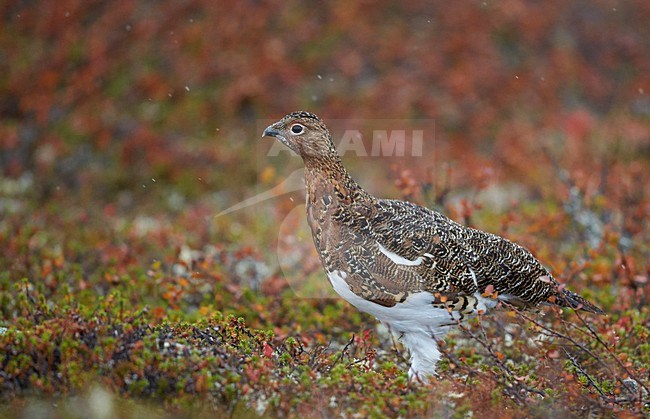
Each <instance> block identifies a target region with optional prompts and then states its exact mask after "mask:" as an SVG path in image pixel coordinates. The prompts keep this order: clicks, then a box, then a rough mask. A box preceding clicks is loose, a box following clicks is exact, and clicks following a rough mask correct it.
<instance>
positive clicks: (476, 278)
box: [263, 111, 603, 380]
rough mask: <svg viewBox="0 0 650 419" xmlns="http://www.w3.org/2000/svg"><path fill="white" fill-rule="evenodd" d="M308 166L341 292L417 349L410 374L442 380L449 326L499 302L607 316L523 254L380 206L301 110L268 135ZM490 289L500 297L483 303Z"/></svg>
mask: <svg viewBox="0 0 650 419" xmlns="http://www.w3.org/2000/svg"><path fill="white" fill-rule="evenodd" d="M266 136H269V137H275V138H276V139H277V140H279V141H281V142H282V143H283V144H285V145H286V146H287V147H289V148H290V149H291V150H293V151H294V152H296V153H297V154H298V155H300V156H301V157H302V159H303V161H304V164H305V184H306V187H307V220H308V223H309V226H310V228H311V231H312V235H313V238H314V244H315V245H316V250H317V251H318V254H319V256H320V259H321V262H322V263H323V267H324V269H325V272H326V274H327V277H328V278H329V280H330V282H331V284H332V286H333V287H334V289H335V290H336V292H337V293H338V294H339V295H341V297H343V298H344V299H345V300H347V301H348V302H349V303H350V304H352V305H354V306H355V307H356V308H357V309H359V310H361V311H363V312H366V313H369V314H372V315H373V316H375V317H376V318H377V319H379V320H380V321H381V322H383V323H384V324H385V325H386V326H387V327H388V328H390V329H391V330H392V331H393V332H394V333H396V334H397V335H398V336H400V339H401V341H402V342H403V344H404V345H405V347H406V348H407V349H408V350H409V352H410V354H411V357H410V362H411V365H410V369H409V377H411V378H416V377H417V378H419V379H421V380H426V379H427V377H428V376H429V375H432V374H434V373H435V365H436V362H437V361H438V360H439V359H440V355H441V354H440V351H439V350H438V346H437V343H436V340H435V338H439V337H441V336H442V335H444V333H445V332H446V331H447V329H448V328H449V326H450V325H453V324H456V322H457V321H458V320H462V319H463V318H465V317H468V316H474V315H477V314H481V313H485V312H487V311H489V310H491V309H493V308H495V307H496V305H497V303H498V301H499V300H503V301H507V302H508V303H510V304H512V305H514V306H517V307H519V308H522V309H525V308H529V307H534V306H536V305H538V304H540V303H551V304H556V305H559V306H563V307H572V308H574V309H581V310H585V311H588V312H592V313H599V314H601V313H603V312H602V310H601V309H599V308H598V307H596V306H595V305H593V304H592V303H590V302H588V301H587V300H585V299H584V298H582V297H581V296H579V295H577V294H575V293H573V292H571V291H568V290H566V289H564V288H562V287H558V285H559V284H558V282H557V281H556V280H555V279H554V278H553V276H552V275H551V273H550V272H549V271H548V270H547V269H546V268H544V267H543V266H542V265H541V263H540V262H539V261H538V260H537V259H536V258H535V257H534V256H533V255H532V254H531V253H530V252H529V251H528V250H526V249H524V248H523V247H521V246H519V245H517V244H515V243H513V242H511V241H508V240H506V239H504V238H502V237H499V236H497V235H494V234H490V233H486V232H483V231H480V230H476V229H473V228H469V227H465V226H463V225H461V224H458V223H456V222H454V221H452V220H450V219H449V218H447V217H445V216H444V215H442V214H440V213H438V212H435V211H432V210H430V209H427V208H424V207H421V206H418V205H415V204H412V203H410V202H404V201H397V200H388V199H379V198H375V197H374V196H372V195H370V194H369V193H367V192H366V191H364V190H363V189H362V188H361V187H360V186H359V185H358V184H357V183H356V182H355V181H354V180H353V179H352V178H351V177H350V175H349V174H348V172H347V170H346V169H345V168H344V167H343V163H342V162H341V159H340V157H339V155H338V153H337V152H336V149H335V148H334V143H333V142H332V137H331V135H330V133H329V131H328V130H327V128H326V127H325V124H324V123H323V121H322V120H321V119H320V118H319V117H317V116H316V115H314V114H311V113H309V112H304V111H301V112H293V113H290V114H288V115H287V116H285V117H284V118H282V119H281V120H280V121H278V122H276V123H274V124H272V125H270V126H269V127H268V128H266V129H265V130H264V134H263V137H266ZM486 291H487V292H488V293H491V294H492V296H494V295H496V296H498V297H497V298H496V299H495V298H488V297H483V296H482V294H483V295H485V293H486Z"/></svg>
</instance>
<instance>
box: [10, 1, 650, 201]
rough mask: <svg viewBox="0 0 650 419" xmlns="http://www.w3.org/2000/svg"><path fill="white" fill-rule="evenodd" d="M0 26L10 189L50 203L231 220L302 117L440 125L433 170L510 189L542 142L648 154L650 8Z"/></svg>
mask: <svg viewBox="0 0 650 419" xmlns="http://www.w3.org/2000/svg"><path fill="white" fill-rule="evenodd" d="M0 16H1V20H2V29H1V30H0V51H1V52H0V118H1V124H0V147H1V154H0V167H1V173H2V175H3V176H5V177H7V178H10V179H20V178H21V177H23V176H26V175H28V176H29V179H31V182H32V186H33V188H34V189H35V190H36V191H37V195H38V197H39V198H40V199H42V200H44V201H47V200H48V199H50V198H52V197H53V196H55V195H57V194H66V195H68V194H70V193H74V194H84V195H86V197H87V198H90V197H92V199H97V200H98V201H99V202H102V203H106V202H117V201H116V199H117V198H116V197H119V196H121V197H122V200H121V201H119V202H121V203H122V205H127V206H128V205H130V204H131V203H132V202H133V200H137V199H138V198H142V195H143V191H141V189H143V188H142V184H143V183H146V184H147V185H148V186H151V185H150V184H151V183H152V182H151V179H152V178H154V179H155V180H156V183H157V184H158V185H157V186H158V187H159V189H161V190H162V189H164V190H165V193H171V192H172V191H173V192H174V193H176V194H178V195H179V197H182V198H187V199H196V198H197V197H198V196H200V195H202V194H213V193H215V192H218V191H222V192H223V193H222V194H221V195H220V199H223V200H224V202H223V205H224V206H227V204H228V201H230V200H234V201H236V200H237V199H240V198H241V197H243V196H245V195H246V194H245V192H244V191H246V188H249V187H251V186H253V185H255V184H256V183H258V182H259V181H260V179H259V175H260V173H259V169H260V168H259V165H258V161H257V160H256V159H252V158H251V155H254V153H255V150H256V149H258V148H259V147H262V146H261V145H260V142H259V141H258V139H259V136H260V133H259V132H258V131H259V129H258V127H257V126H256V121H257V120H258V119H267V120H268V119H278V118H280V117H281V116H283V115H284V114H286V113H288V112H290V111H293V110H297V109H305V110H310V111H312V112H315V113H317V114H319V115H320V116H322V117H323V118H325V119H328V118H330V119H331V118H338V119H341V118H373V119H380V118H397V119H434V120H435V121H436V140H437V141H439V142H441V143H444V144H445V146H447V147H448V148H447V149H446V150H445V153H447V154H446V155H444V156H442V157H441V156H438V158H442V159H445V160H454V159H469V158H472V159H479V160H480V159H481V158H484V159H487V160H490V162H492V163H494V164H495V165H497V166H499V167H500V169H499V170H507V174H508V176H511V175H513V174H516V175H521V176H523V177H524V179H519V180H525V179H526V177H527V176H528V175H527V172H529V170H530V167H531V165H533V166H535V165H537V164H540V163H541V161H542V160H543V156H541V155H540V154H539V149H538V146H539V145H540V143H545V144H547V145H548V146H549V147H551V152H555V153H556V154H557V156H561V157H562V158H563V159H564V158H566V159H574V160H578V161H582V162H583V163H586V162H585V161H584V159H585V156H584V155H583V150H582V149H581V147H582V146H583V143H584V142H589V141H591V142H593V143H598V145H594V147H596V148H598V150H599V151H600V152H601V156H600V157H602V158H605V157H606V154H607V153H609V152H610V151H611V149H616V150H618V151H620V152H626V153H629V155H630V156H634V157H635V158H639V159H641V158H643V159H645V161H646V162H647V158H648V153H650V139H649V137H648V118H649V116H650V98H649V94H650V54H648V52H649V51H650V28H649V26H648V24H647V23H648V21H650V5H649V4H648V2H645V1H620V2H616V1H575V2H565V1H559V0H558V1H554V0H552V1H545V2H535V1H519V0H508V1H499V2H495V1H470V2H428V1H413V2H397V3H396V2H390V1H360V2H345V1H334V2H327V3H323V4H320V3H305V2H297V1H296V2H292V1H289V2H279V1H235V2H220V1H217V2H214V1H201V0H172V1H167V2H163V3H161V2H157V1H128V0H119V1H112V2H102V1H85V0H57V1H40V2H31V1H14V0H7V1H3V2H2V5H0ZM351 164H354V163H351ZM423 164H425V163H423ZM459 170H461V171H462V170H463V169H459ZM586 170H589V169H588V168H587V167H586ZM545 176H550V177H552V176H551V175H550V174H548V173H547V174H546V175H545ZM459 177H460V178H464V177H465V176H459ZM197 179H201V181H197ZM161 185H163V186H164V188H163V186H161ZM147 193H149V194H150V193H151V192H150V191H147ZM120 194H121V195H120Z"/></svg>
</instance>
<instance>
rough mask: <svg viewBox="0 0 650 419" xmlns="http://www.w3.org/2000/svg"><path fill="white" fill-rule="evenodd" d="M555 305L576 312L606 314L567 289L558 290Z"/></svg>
mask: <svg viewBox="0 0 650 419" xmlns="http://www.w3.org/2000/svg"><path fill="white" fill-rule="evenodd" d="M555 304H557V305H559V306H561V307H571V308H572V309H574V310H583V311H586V312H589V313H594V314H605V312H604V311H603V310H602V309H600V308H599V307H598V306H596V305H595V304H593V303H591V302H589V301H587V300H586V299H585V298H584V297H581V296H580V295H578V294H576V293H575V292H571V291H569V290H567V289H561V290H558V293H557V294H556V295H555Z"/></svg>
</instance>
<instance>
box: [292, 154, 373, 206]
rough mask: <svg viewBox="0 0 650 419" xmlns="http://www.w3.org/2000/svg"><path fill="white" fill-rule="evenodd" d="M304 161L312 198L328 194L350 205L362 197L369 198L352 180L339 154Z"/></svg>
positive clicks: (308, 187) (307, 184) (308, 190)
mask: <svg viewBox="0 0 650 419" xmlns="http://www.w3.org/2000/svg"><path fill="white" fill-rule="evenodd" d="M303 160H304V162H305V169H306V170H305V184H306V186H307V193H308V194H309V195H310V196H312V197H315V196H317V195H325V194H326V195H330V196H332V197H333V198H335V199H336V198H339V199H340V200H342V201H347V202H350V203H351V202H353V201H355V200H357V199H358V198H360V197H365V198H367V197H369V195H368V194H367V193H366V192H365V191H364V190H363V189H362V188H361V186H359V184H358V183H357V182H355V181H354V179H352V177H351V176H350V174H349V173H348V171H347V170H346V169H345V167H344V166H343V162H342V161H341V158H340V157H339V155H338V154H333V155H328V156H320V157H318V158H303Z"/></svg>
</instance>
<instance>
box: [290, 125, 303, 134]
mask: <svg viewBox="0 0 650 419" xmlns="http://www.w3.org/2000/svg"><path fill="white" fill-rule="evenodd" d="M304 131H305V127H303V126H302V125H300V124H293V125H292V126H291V132H293V133H294V134H302V133H303V132H304Z"/></svg>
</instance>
